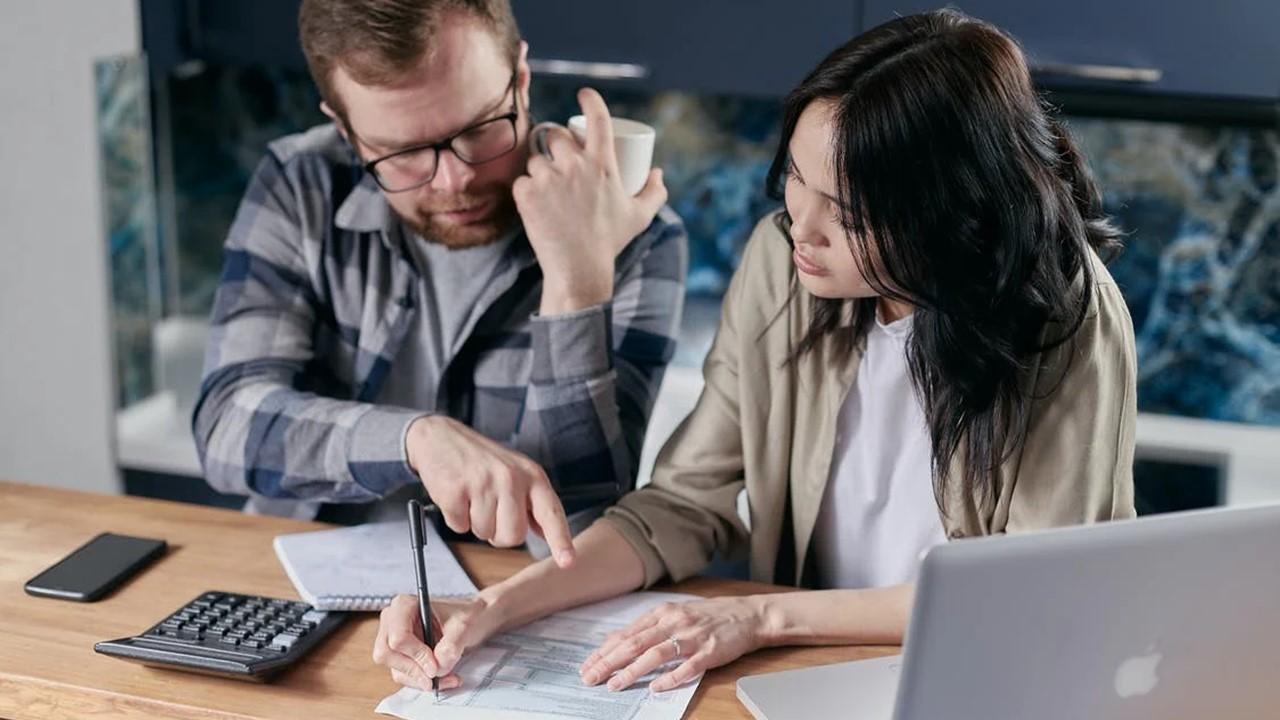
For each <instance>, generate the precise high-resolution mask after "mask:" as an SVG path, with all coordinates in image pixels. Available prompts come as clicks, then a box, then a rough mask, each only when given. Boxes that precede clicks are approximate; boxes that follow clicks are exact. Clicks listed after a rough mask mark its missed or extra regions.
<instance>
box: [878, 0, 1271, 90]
mask: <svg viewBox="0 0 1280 720" xmlns="http://www.w3.org/2000/svg"><path fill="white" fill-rule="evenodd" d="M952 4H953V5H954V6H956V7H958V8H959V9H961V10H963V11H965V12H967V13H969V14H971V15H974V16H977V17H980V18H982V19H984V20H988V21H990V22H992V23H995V24H996V25H999V26H1000V27H1002V28H1004V29H1005V30H1007V31H1009V32H1010V33H1011V34H1012V35H1014V36H1015V37H1017V38H1018V40H1019V41H1020V42H1021V43H1022V45H1023V48H1024V49H1025V50H1026V51H1027V54H1028V56H1029V57H1030V60H1031V63H1032V65H1033V68H1034V69H1036V70H1037V71H1038V72H1037V77H1038V78H1039V79H1040V80H1041V82H1042V83H1045V84H1050V85H1065V86H1084V87H1089V88H1104V89H1124V90H1132V91H1136V92H1139V93H1175V94H1187V95H1204V96H1218V97H1239V98H1253V99H1275V98H1280V0H1070V1H1069V2H1038V1H1036V2H1033V1H1029V0H954V2H952ZM938 5H939V2H938V1H937V0H933V1H932V2H930V1H929V0H865V5H864V14H863V27H864V28H870V27H873V26H875V25H877V24H879V23H882V22H884V21H886V20H889V19H891V18H893V17H894V16H895V15H899V14H902V15H905V14H908V13H913V12H919V11H922V10H929V9H932V8H935V7H938Z"/></svg>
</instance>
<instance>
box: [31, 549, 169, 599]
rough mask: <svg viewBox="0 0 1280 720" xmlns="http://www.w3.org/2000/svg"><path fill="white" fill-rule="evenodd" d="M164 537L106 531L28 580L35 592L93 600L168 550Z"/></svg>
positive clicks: (44, 595) (66, 597)
mask: <svg viewBox="0 0 1280 720" xmlns="http://www.w3.org/2000/svg"><path fill="white" fill-rule="evenodd" d="M164 549H165V542H164V541H163V540H150V539H148V538H138V537H129V536H128V535H115V534H113V533H103V534H101V535H99V536H98V537H96V538H94V539H92V540H90V541H89V542H87V543H85V544H84V545H81V546H80V548H79V549H77V550H76V551H75V552H73V553H71V554H70V555H68V556H66V557H64V558H62V559H61V560H59V561H58V562H57V563H56V564H55V565H53V566H52V567H50V568H49V569H48V570H45V571H44V572H42V573H40V574H39V575H37V576H35V577H34V578H31V580H29V581H27V585H26V591H27V592H28V593H29V594H31V595H39V596H42V597H55V598H62V599H65V600H79V601H81V602H89V601H92V600H97V599H98V598H100V597H102V596H103V595H105V594H107V593H108V592H110V591H111V590H112V589H113V588H115V587H116V586H117V585H119V584H120V583H122V582H124V581H125V580H126V579H128V578H129V576H130V575H132V574H133V573H135V572H137V571H138V570H140V569H142V567H143V566H145V565H146V564H147V563H149V562H151V561H152V560H154V559H155V558H157V557H159V556H160V554H161V553H163V552H164Z"/></svg>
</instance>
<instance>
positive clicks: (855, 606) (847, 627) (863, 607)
mask: <svg viewBox="0 0 1280 720" xmlns="http://www.w3.org/2000/svg"><path fill="white" fill-rule="evenodd" d="M914 595H915V585H895V586H892V587H884V588H870V589H866V590H818V591H812V592H790V593H779V594H777V595H757V596H755V598H756V600H758V601H759V602H760V603H761V607H762V612H761V614H762V616H763V622H762V623H761V628H760V632H761V641H762V644H764V645H900V644H902V638H903V637H904V636H905V635H906V630H907V620H908V617H909V616H910V613H911V601H912V598H913V597H914Z"/></svg>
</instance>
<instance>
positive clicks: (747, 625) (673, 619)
mask: <svg viewBox="0 0 1280 720" xmlns="http://www.w3.org/2000/svg"><path fill="white" fill-rule="evenodd" d="M764 612H765V606H764V600H763V598H761V597H758V596H748V597H736V598H717V599H714V600H695V601H692V602H685V603H663V604H662V605H659V606H658V607H656V608H654V609H652V610H650V611H649V612H648V613H645V614H644V615H643V616H641V617H640V618H639V619H638V620H636V621H635V622H633V623H631V625H630V626H628V627H626V628H624V629H622V630H619V631H618V632H615V633H612V634H611V635H609V637H608V639H607V640H605V643H604V644H603V645H601V646H600V647H599V648H598V649H597V650H596V651H595V652H593V653H591V655H590V656H588V657H587V659H586V661H585V662H583V663H582V669H581V671H580V672H581V674H582V681H583V682H585V683H586V684H588V685H598V684H600V683H601V682H604V681H605V680H608V681H609V689H610V690H624V689H626V688H628V687H630V686H631V685H632V684H633V683H635V682H636V681H637V680H639V679H640V678H642V677H644V676H645V675H647V674H649V673H650V672H653V671H654V670H656V669H658V668H660V667H662V666H663V665H665V664H667V663H670V662H672V661H676V660H682V661H683V662H681V663H680V664H679V666H678V667H676V668H675V669H674V670H671V671H670V672H668V673H666V674H664V675H662V676H661V677H658V678H657V679H655V680H654V681H653V682H651V683H649V689H650V690H652V691H653V692H662V691H664V690H670V689H672V688H674V687H679V686H680V685H683V684H685V683H687V682H689V681H691V680H693V679H694V678H696V677H698V676H699V675H701V674H702V673H703V672H706V671H707V670H710V669H711V668H714V667H719V666H720V665H724V664H725V663H728V662H731V661H733V660H736V659H737V658H739V657H741V656H742V655H745V654H747V653H749V652H751V651H753V650H757V649H759V648H760V647H762V646H763V640H762V636H761V635H760V633H759V629H760V628H761V627H762V626H763V624H764ZM673 640H674V642H673ZM610 676H612V677H610Z"/></svg>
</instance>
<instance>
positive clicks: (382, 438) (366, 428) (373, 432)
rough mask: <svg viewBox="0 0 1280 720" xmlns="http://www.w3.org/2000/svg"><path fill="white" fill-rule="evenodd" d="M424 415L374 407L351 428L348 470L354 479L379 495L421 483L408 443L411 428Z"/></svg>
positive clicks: (398, 409) (399, 409) (397, 409)
mask: <svg viewBox="0 0 1280 720" xmlns="http://www.w3.org/2000/svg"><path fill="white" fill-rule="evenodd" d="M422 416H423V413H422V412H420V411H416V410H406V409H402V408H394V407H381V406H371V407H370V408H369V411H368V412H366V413H364V414H363V415H361V416H360V419H359V420H357V421H356V424H355V426H354V427H353V428H352V429H351V447H350V448H349V450H348V452H347V458H348V460H347V469H348V470H349V471H350V472H351V477H352V479H353V480H355V481H356V482H357V483H358V484H359V485H360V486H361V487H363V488H365V489H367V490H369V491H370V492H372V493H374V494H376V495H378V496H385V495H387V494H389V493H391V492H392V491H394V490H396V489H398V488H401V487H404V486H405V485H412V484H413V483H415V482H418V475H417V473H415V472H414V471H413V469H412V468H410V467H409V456H408V450H407V448H406V446H405V441H406V435H407V434H408V432H409V426H410V425H412V424H413V421H414V420H417V419H418V418H420V417H422Z"/></svg>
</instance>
